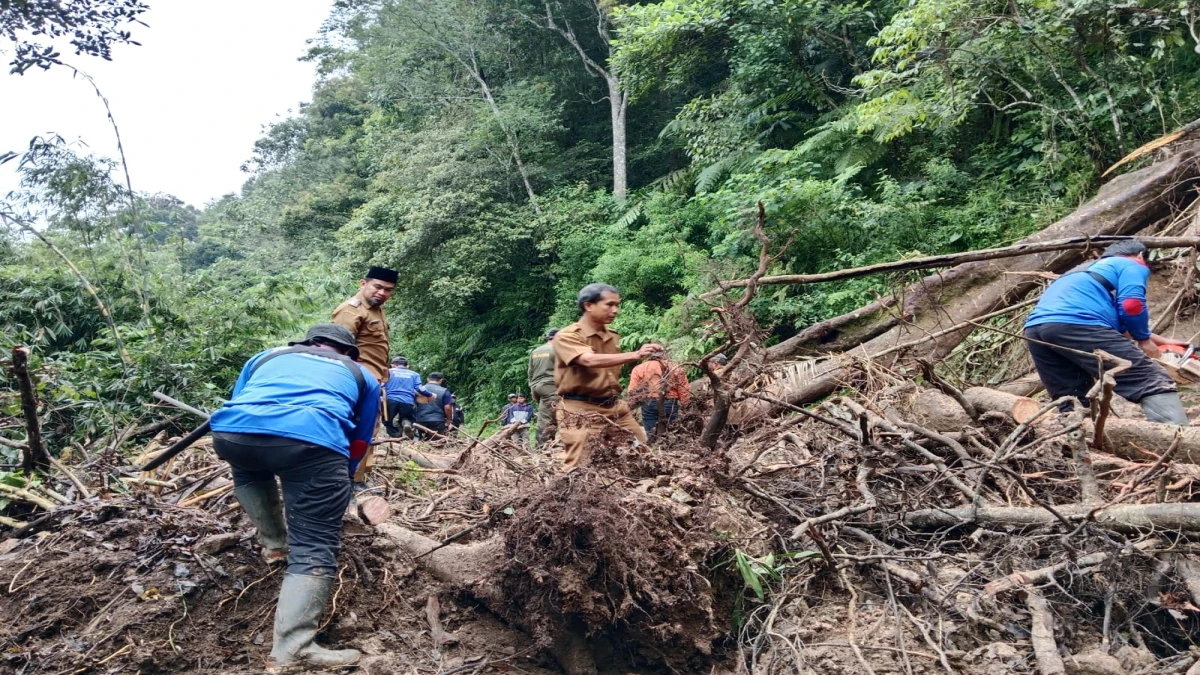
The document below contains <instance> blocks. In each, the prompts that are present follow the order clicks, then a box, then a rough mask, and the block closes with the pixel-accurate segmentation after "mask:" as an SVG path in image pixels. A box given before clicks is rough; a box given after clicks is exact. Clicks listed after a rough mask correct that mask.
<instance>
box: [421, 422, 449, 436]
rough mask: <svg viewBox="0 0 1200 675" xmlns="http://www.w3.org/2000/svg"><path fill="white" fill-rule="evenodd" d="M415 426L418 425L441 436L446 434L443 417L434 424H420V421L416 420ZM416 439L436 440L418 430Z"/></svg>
mask: <svg viewBox="0 0 1200 675" xmlns="http://www.w3.org/2000/svg"><path fill="white" fill-rule="evenodd" d="M417 424H420V425H421V426H423V427H425V428H426V429H428V430H430V431H436V432H437V433H439V434H442V435H445V434H446V418H445V417H443V418H442V419H440V420H438V421H436V422H422V421H421V420H417ZM417 437H418V438H423V439H427V438H436V437H435V436H431V435H430V434H427V433H425V432H424V431H421V430H420V429H417Z"/></svg>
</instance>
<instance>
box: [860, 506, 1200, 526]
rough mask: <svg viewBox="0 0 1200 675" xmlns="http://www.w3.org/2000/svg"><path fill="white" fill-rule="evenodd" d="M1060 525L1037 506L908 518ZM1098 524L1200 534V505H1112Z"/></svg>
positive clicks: (1073, 509)
mask: <svg viewBox="0 0 1200 675" xmlns="http://www.w3.org/2000/svg"><path fill="white" fill-rule="evenodd" d="M1053 508H1054V510H1055V511H1057V512H1058V513H1059V514H1061V515H1062V516H1063V517H1064V518H1066V519H1068V520H1080V519H1082V518H1084V517H1085V516H1086V515H1087V514H1089V513H1091V512H1092V510H1093V507H1090V506H1084V505H1082V504H1062V505H1059V506H1054V507H1053ZM1058 522H1059V521H1058V519H1057V518H1055V517H1054V514H1052V513H1050V512H1049V511H1047V510H1046V509H1043V508H1039V507H1034V506H1028V507H1026V506H997V507H983V508H973V507H969V506H966V507H960V508H953V509H925V510H922V511H912V512H909V513H907V514H905V516H904V524H905V525H908V526H909V527H914V528H917V529H920V530H937V529H943V528H947V527H954V526H956V525H964V524H967V523H974V524H976V525H1009V526H1013V527H1031V526H1037V525H1053V524H1056V523H1058ZM1094 522H1095V523H1096V524H1097V525H1099V526H1100V527H1103V528H1105V529H1108V530H1112V531H1114V532H1122V533H1137V532H1149V531H1155V532H1160V531H1163V530H1167V531H1171V532H1200V504H1197V503H1190V502H1189V503H1182V504H1131V505H1123V506H1111V507H1109V508H1106V509H1100V510H1099V511H1097V512H1096V514H1095V518H1094ZM881 523H882V521H881Z"/></svg>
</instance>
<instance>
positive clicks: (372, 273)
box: [363, 267, 400, 284]
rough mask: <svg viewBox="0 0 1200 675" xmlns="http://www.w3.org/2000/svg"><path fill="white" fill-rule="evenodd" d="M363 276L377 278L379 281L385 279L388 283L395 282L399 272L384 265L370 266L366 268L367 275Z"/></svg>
mask: <svg viewBox="0 0 1200 675" xmlns="http://www.w3.org/2000/svg"><path fill="white" fill-rule="evenodd" d="M363 278H364V279H378V280H380V281H386V282H388V283H389V284H394V283H396V280H397V279H399V278H400V273H399V272H397V271H396V270H389V269H388V268H386V267H372V268H371V269H369V270H367V276H365V277H363Z"/></svg>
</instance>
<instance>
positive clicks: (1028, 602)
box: [1025, 588, 1067, 675]
mask: <svg viewBox="0 0 1200 675" xmlns="http://www.w3.org/2000/svg"><path fill="white" fill-rule="evenodd" d="M1025 606H1026V607H1028V608H1029V613H1030V614H1031V615H1032V624H1033V625H1032V628H1031V630H1030V631H1029V641H1030V642H1032V643H1033V655H1034V656H1035V657H1037V662H1038V670H1040V671H1041V673H1042V675H1067V668H1066V666H1065V665H1063V660H1062V656H1060V655H1059V653H1058V643H1057V642H1055V641H1054V615H1053V614H1051V613H1050V603H1048V602H1046V598H1044V597H1042V595H1041V593H1038V592H1037V591H1035V590H1033V589H1032V588H1031V589H1028V590H1027V591H1026V592H1025Z"/></svg>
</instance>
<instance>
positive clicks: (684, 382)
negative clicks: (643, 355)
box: [627, 352, 692, 436]
mask: <svg viewBox="0 0 1200 675" xmlns="http://www.w3.org/2000/svg"><path fill="white" fill-rule="evenodd" d="M627 396H628V398H629V400H630V401H634V402H635V405H636V403H637V402H641V403H643V404H644V405H642V428H643V429H645V430H646V435H647V436H651V435H653V434H654V432H655V427H657V426H658V425H659V423H660V422H661V424H662V426H663V428H666V425H667V423H668V422H672V421H674V420H675V418H676V417H678V416H679V408H680V407H682V406H685V405H687V403H688V400H690V399H691V396H692V392H691V390H690V389H689V388H688V379H687V375H686V374H685V373H684V372H683V367H682V366H679V365H678V364H675V363H671V362H670V361H668V360H667V358H666V356H665V355H664V354H662V353H661V352H660V353H658V354H655V355H653V356H651V357H650V360H649V361H646V362H645V363H641V364H638V365H637V366H635V367H634V369H633V372H632V373H630V375H629V391H628V393H627ZM660 407H661V410H660V409H659V408H660ZM660 415H661V417H660Z"/></svg>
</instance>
